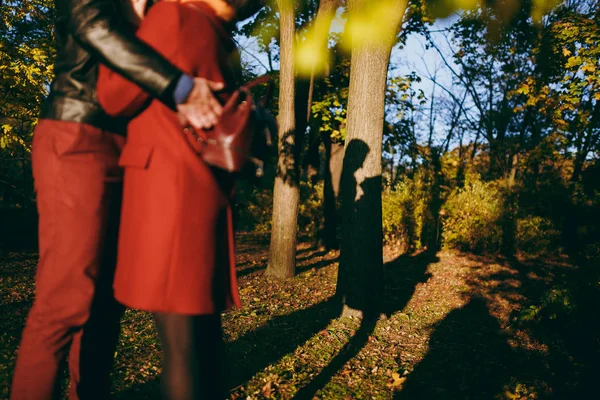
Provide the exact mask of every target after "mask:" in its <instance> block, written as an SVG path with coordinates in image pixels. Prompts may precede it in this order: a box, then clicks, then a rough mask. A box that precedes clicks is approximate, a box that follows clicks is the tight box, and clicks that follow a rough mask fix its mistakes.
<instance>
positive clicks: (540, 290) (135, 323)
mask: <svg viewBox="0 0 600 400" xmlns="http://www.w3.org/2000/svg"><path fill="white" fill-rule="evenodd" d="M238 239H239V240H238V245H239V247H238V259H237V262H238V272H239V280H240V292H241V297H242V302H243V304H244V307H243V308H242V309H241V310H235V311H233V312H229V313H226V314H225V316H224V320H223V323H224V332H225V340H226V353H227V356H226V357H227V358H226V359H227V371H228V384H229V387H230V397H231V398H232V399H265V398H272V399H290V398H297V399H311V398H319V399H354V398H357V399H371V398H376V399H392V398H400V399H424V398H442V399H479V398H481V399H494V398H500V399H538V398H539V399H542V398H559V399H572V398H591V397H595V396H593V395H592V394H593V393H596V395H597V389H596V385H595V384H596V381H597V376H598V375H597V373H598V371H600V351H599V350H600V340H599V339H598V338H599V335H598V328H599V327H598V326H594V321H598V318H597V314H599V313H598V308H596V307H597V304H598V296H597V295H598V293H599V291H598V281H597V280H595V278H594V279H591V280H590V279H587V280H586V279H584V278H582V276H581V274H582V270H583V269H582V268H578V267H576V266H573V265H571V264H569V263H568V262H567V260H566V259H564V258H556V259H552V260H548V259H546V260H540V259H513V260H507V259H503V258H501V257H496V256H474V255H469V254H462V253H456V252H449V251H441V252H439V253H438V254H437V255H435V256H432V255H430V254H427V253H417V254H411V255H408V254H400V253H399V251H398V249H396V248H394V247H386V249H385V283H386V288H385V292H384V305H383V306H382V310H381V311H382V313H383V314H385V315H386V316H387V318H380V319H379V320H377V321H366V320H365V321H360V320H358V319H356V318H342V317H339V316H340V307H339V305H338V303H337V302H335V301H334V297H333V295H334V293H335V284H336V274H337V257H338V253H337V252H329V253H325V252H323V251H319V250H318V249H314V248H312V247H311V246H310V245H309V244H307V243H302V244H300V245H299V247H298V272H299V273H298V275H297V276H296V277H295V278H293V279H291V280H289V281H286V282H278V281H273V280H269V279H267V278H265V277H264V274H263V272H264V269H265V266H266V259H267V251H268V242H267V240H266V239H265V238H264V237H263V238H261V237H256V236H253V235H248V234H240V235H239V238H238ZM35 263H36V254H35V253H27V252H21V253H14V252H13V253H10V252H8V253H7V252H5V253H3V254H0V293H1V294H0V316H1V320H0V397H1V398H6V397H7V395H8V386H9V381H10V376H11V375H12V368H13V366H14V360H15V353H16V349H17V346H18V341H19V336H20V332H21V329H22V327H23V323H24V320H25V317H26V314H27V311H28V309H29V307H30V305H31V301H32V298H33V289H34V286H33V276H34V271H35ZM581 296H584V297H583V298H581ZM585 296H588V297H585ZM590 296H596V297H595V298H594V299H591V297H590ZM580 304H584V305H586V306H584V308H585V309H581V308H578V305H580ZM586 313H587V314H586ZM159 374H160V347H159V343H158V338H157V335H156V333H155V330H154V326H153V323H152V320H151V318H150V317H149V315H148V314H147V313H144V312H138V311H127V312H126V314H125V317H124V319H123V324H122V334H121V339H120V344H119V347H118V350H117V354H116V366H115V369H114V373H113V382H114V390H113V392H114V394H115V396H116V398H117V399H159V398H160V395H159V394H158V393H159V383H158V382H159Z"/></svg>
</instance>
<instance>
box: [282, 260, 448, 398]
mask: <svg viewBox="0 0 600 400" xmlns="http://www.w3.org/2000/svg"><path fill="white" fill-rule="evenodd" d="M437 260H438V259H437V257H436V256H435V255H433V254H432V253H427V252H423V253H420V254H416V255H402V256H400V257H398V258H396V259H395V260H393V261H390V262H388V263H386V264H385V265H384V275H383V280H384V282H386V284H385V286H384V291H383V294H382V296H381V297H382V298H381V301H380V302H379V305H380V307H379V308H378V309H376V310H369V311H367V312H366V313H365V314H363V318H362V320H361V324H360V327H359V328H358V330H357V332H356V334H355V335H354V336H353V337H352V338H351V339H350V341H349V342H348V343H346V345H344V347H343V348H342V349H341V350H340V351H339V352H338V354H337V355H336V356H335V357H334V358H333V359H332V360H331V361H330V362H329V364H328V365H327V366H326V367H325V368H323V370H322V371H321V372H320V373H319V374H318V375H317V376H316V377H315V378H313V379H312V381H311V382H310V383H309V384H308V385H306V386H304V387H303V388H301V389H300V390H299V391H298V392H297V393H296V395H295V396H294V398H295V399H312V398H313V397H314V396H315V394H316V393H317V392H318V391H319V390H321V389H323V388H324V387H325V386H326V385H327V384H328V383H329V381H331V378H333V376H334V375H336V374H337V373H338V371H339V370H340V369H342V367H343V366H344V365H345V364H346V363H348V362H349V361H350V360H351V359H353V358H354V357H355V356H356V355H357V354H358V353H359V352H360V351H361V350H362V349H363V347H364V346H365V345H366V344H367V342H368V341H369V337H370V336H371V335H372V334H373V332H374V330H375V328H376V325H377V322H378V321H379V320H380V318H381V317H383V316H384V317H390V316H391V315H392V314H394V313H395V312H398V311H402V310H403V309H404V308H405V307H406V305H407V304H408V302H409V301H410V299H411V298H412V296H413V294H414V291H415V288H416V286H417V284H419V283H421V282H426V281H427V280H428V279H429V278H430V276H431V275H430V274H429V273H427V267H428V266H429V264H430V263H432V262H435V261H437ZM340 308H341V307H340Z"/></svg>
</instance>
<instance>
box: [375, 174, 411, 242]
mask: <svg viewBox="0 0 600 400" xmlns="http://www.w3.org/2000/svg"><path fill="white" fill-rule="evenodd" d="M413 186H414V185H413V184H412V181H410V180H405V181H403V182H401V183H400V184H399V185H398V186H396V187H395V188H394V189H386V190H385V191H384V192H383V195H382V211H383V240H384V242H385V243H388V244H389V243H397V244H399V245H401V246H403V247H405V248H406V249H408V248H409V247H410V246H412V245H413V242H414V236H415V225H416V224H415V215H414V214H415V198H414V196H413V190H412V188H413Z"/></svg>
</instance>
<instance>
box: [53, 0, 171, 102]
mask: <svg viewBox="0 0 600 400" xmlns="http://www.w3.org/2000/svg"><path fill="white" fill-rule="evenodd" d="M62 2H63V4H65V11H66V17H67V18H68V26H69V27H70V30H71V33H72V34H73V36H74V37H75V40H77V41H78V42H79V43H80V44H81V45H82V46H83V47H84V48H85V49H87V50H88V51H90V52H92V53H93V54H95V55H96V56H97V57H99V58H100V59H101V60H102V62H103V63H104V64H106V65H107V66H108V67H110V68H111V69H113V70H115V71H117V72H118V73H120V74H121V75H123V76H124V77H126V78H127V79H129V80H131V81H132V82H135V83H136V84H138V85H139V86H140V87H142V88H143V89H144V90H146V91H147V92H148V93H149V94H150V95H151V96H152V97H154V98H157V99H159V100H160V101H162V102H163V103H165V104H166V105H168V106H169V107H171V108H174V107H175V104H174V99H173V91H174V89H175V86H176V84H177V82H178V80H179V78H180V77H181V74H182V73H181V71H180V70H179V69H178V68H176V67H175V66H174V65H172V64H171V63H170V62H169V61H168V60H167V59H165V57H163V56H161V55H160V54H159V53H157V52H156V51H154V50H153V49H152V48H151V47H150V46H148V44H146V43H144V42H143V41H141V40H139V39H138V38H137V37H136V36H135V34H134V33H133V32H132V31H131V29H130V28H129V26H128V24H127V22H126V21H125V18H124V16H123V13H122V12H121V10H120V9H119V1H116V0H62ZM57 3H58V4H60V3H59V2H57ZM160 4H161V3H158V4H157V5H156V6H154V7H153V8H155V7H157V6H159V5H160Z"/></svg>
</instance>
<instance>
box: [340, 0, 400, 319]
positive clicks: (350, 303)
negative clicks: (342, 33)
mask: <svg viewBox="0 0 600 400" xmlns="http://www.w3.org/2000/svg"><path fill="white" fill-rule="evenodd" d="M394 4H397V8H398V12H397V14H394V16H396V15H397V16H398V17H397V18H398V21H397V24H395V25H392V26H390V30H389V32H387V34H388V35H389V37H386V38H385V39H387V40H382V38H368V39H366V40H365V38H357V37H356V36H354V37H353V47H352V64H351V69H350V91H349V98H348V126H347V134H346V143H345V154H344V164H343V171H342V177H341V184H340V199H341V221H342V224H343V229H342V241H341V252H340V266H339V272H338V281H337V295H338V296H339V297H340V298H341V300H342V301H343V303H344V311H343V315H346V316H351V315H355V316H365V317H368V316H373V315H374V314H376V313H378V310H379V307H380V304H379V300H380V299H379V295H380V293H381V291H382V290H381V289H382V275H383V251H382V250H383V249H382V241H383V237H382V228H381V226H382V213H381V171H382V166H381V156H382V139H383V124H384V112H385V111H384V106H385V89H386V84H387V73H388V64H389V59H390V52H391V49H392V45H393V38H394V37H395V34H396V32H397V27H398V26H399V22H400V20H401V17H402V15H403V7H402V3H401V2H400V1H398V2H394ZM369 5H372V2H370V1H369V0H350V18H352V15H358V14H359V13H361V12H364V11H365V8H366V7H368V6H369ZM386 22H389V21H386Z"/></svg>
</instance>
